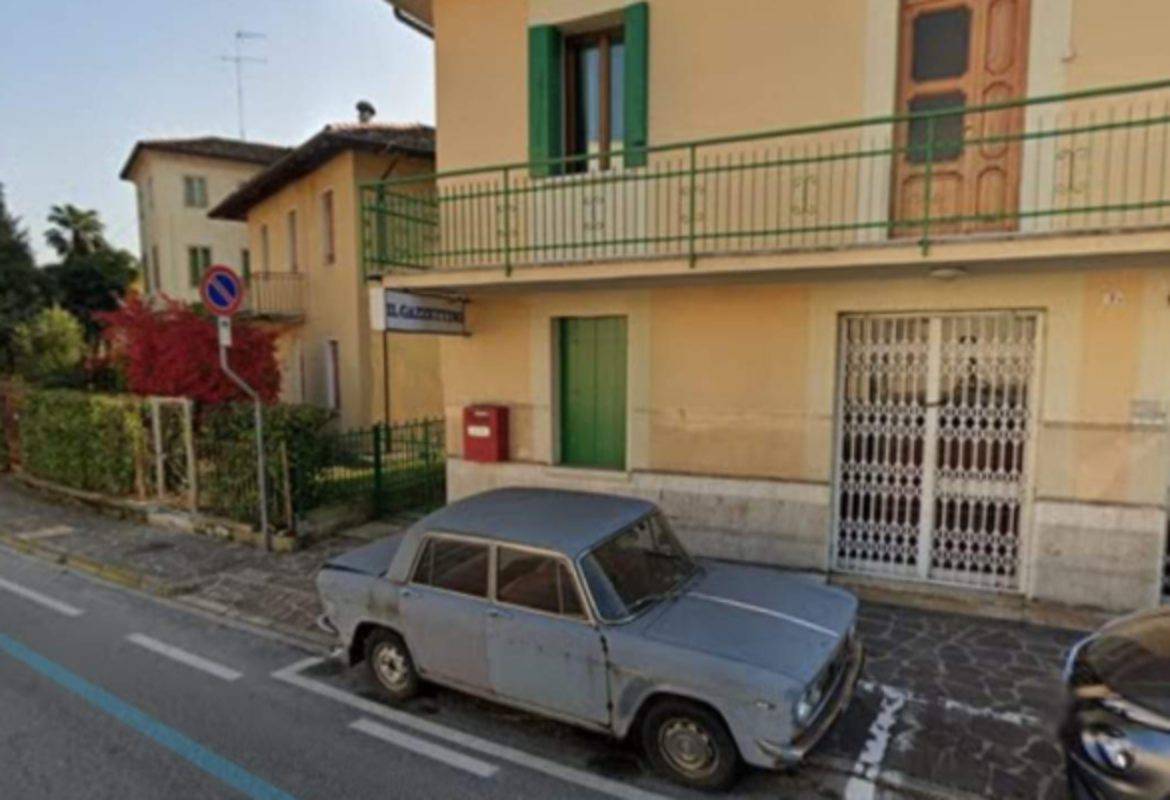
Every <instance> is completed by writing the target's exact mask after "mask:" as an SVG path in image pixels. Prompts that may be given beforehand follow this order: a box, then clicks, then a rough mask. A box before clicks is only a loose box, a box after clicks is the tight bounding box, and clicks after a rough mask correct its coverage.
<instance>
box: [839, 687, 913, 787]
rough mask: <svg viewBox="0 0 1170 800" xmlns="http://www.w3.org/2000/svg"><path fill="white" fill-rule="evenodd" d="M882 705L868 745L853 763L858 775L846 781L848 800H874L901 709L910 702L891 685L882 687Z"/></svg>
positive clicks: (870, 731)
mask: <svg viewBox="0 0 1170 800" xmlns="http://www.w3.org/2000/svg"><path fill="white" fill-rule="evenodd" d="M881 690H882V695H883V697H882V707H881V710H879V711H878V715H877V716H876V717H874V720H873V723H872V724H871V725H870V726H869V738H868V739H866V741H865V748H864V749H863V750H862V751H861V754H860V755H859V756H858V757H857V761H856V762H855V763H854V764H853V770H852V771H853V774H854V777H852V778H850V779H849V782H848V783H846V784H845V800H872V798H873V797H874V795H875V793H876V789H877V786H876V784H875V783H874V779H876V778H877V776H878V774H879V773H880V772H881V767H882V762H883V761H884V760H885V758H886V748H888V747H889V745H890V732H891V731H892V730H893V728H894V723H895V722H897V721H898V712H899V711H901V710H902V707H903V706H905V705H906V700H907V695H906V693H905V692H902V691H899V690H897V689H894V688H892V687H889V686H882V687H881Z"/></svg>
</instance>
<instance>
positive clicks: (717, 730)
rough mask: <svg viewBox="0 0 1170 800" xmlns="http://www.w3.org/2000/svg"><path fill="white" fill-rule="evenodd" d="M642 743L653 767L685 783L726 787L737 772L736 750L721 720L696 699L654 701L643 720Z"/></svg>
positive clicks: (694, 786)
mask: <svg viewBox="0 0 1170 800" xmlns="http://www.w3.org/2000/svg"><path fill="white" fill-rule="evenodd" d="M642 746H643V748H644V749H645V751H646V756H647V757H648V758H649V759H650V762H651V763H652V764H653V765H654V768H655V769H656V770H658V771H659V772H660V773H662V774H663V775H665V776H666V777H668V778H670V779H671V780H673V781H675V782H676V783H680V784H682V785H684V786H690V787H692V788H696V789H708V790H713V789H726V788H729V787H730V786H731V785H732V784H733V783H734V782H735V779H736V776H737V775H738V773H739V751H738V750H737V749H736V747H735V742H734V741H732V739H731V734H730V733H728V732H727V727H726V726H725V725H724V724H723V720H721V719H719V717H718V716H717V715H716V714H715V713H714V712H712V711H710V710H709V709H707V708H705V707H704V706H701V705H699V704H698V703H692V702H688V701H686V700H674V699H670V700H662V701H660V702H658V703H656V704H655V705H654V707H653V708H651V709H650V711H649V712H647V714H646V716H645V718H644V719H643V721H642Z"/></svg>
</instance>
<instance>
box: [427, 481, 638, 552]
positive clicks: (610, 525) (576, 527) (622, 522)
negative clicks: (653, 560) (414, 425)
mask: <svg viewBox="0 0 1170 800" xmlns="http://www.w3.org/2000/svg"><path fill="white" fill-rule="evenodd" d="M656 508H657V507H656V506H655V505H654V504H653V503H651V502H649V501H648V500H639V499H637V498H633V497H618V496H616V495H611V494H594V493H590V492H574V491H567V490H563V489H534V488H509V489H493V490H491V491H488V492H483V493H482V494H477V495H472V496H471V497H467V498H464V499H462V500H458V501H456V502H454V503H452V504H451V505H449V506H446V507H444V508H441V509H439V510H438V511H436V512H434V513H433V514H430V515H429V516H426V517H424V518H423V519H421V520H419V522H418V523H417V525H416V526H415V528H416V530H418V531H420V532H425V531H428V530H431V531H445V532H448V533H462V534H467V535H471V536H482V537H483V538H485V539H493V540H495V541H498V542H512V543H515V544H522V545H527V546H529V547H540V548H544V549H547V550H555V551H557V552H560V553H564V554H565V555H567V556H570V557H575V556H577V555H578V554H580V553H582V552H583V551H585V550H587V549H589V548H590V547H592V546H593V545H594V544H596V543H597V542H599V541H601V540H602V539H605V538H607V537H608V536H611V535H612V534H614V533H617V532H618V531H620V530H622V529H623V528H626V527H628V526H629V525H631V524H633V523H634V522H637V521H638V520H639V519H641V518H642V517H644V516H646V514H648V513H650V512H651V511H654V510H655V509H656Z"/></svg>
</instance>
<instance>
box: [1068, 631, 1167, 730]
mask: <svg viewBox="0 0 1170 800" xmlns="http://www.w3.org/2000/svg"><path fill="white" fill-rule="evenodd" d="M1081 657H1082V658H1083V659H1084V660H1085V662H1086V663H1087V664H1088V665H1089V667H1090V668H1091V669H1092V671H1093V673H1094V674H1096V675H1097V676H1098V677H1099V679H1100V680H1101V681H1103V682H1104V683H1105V684H1106V685H1108V686H1109V688H1111V689H1113V690H1114V691H1115V692H1117V693H1118V694H1120V695H1121V696H1122V697H1124V698H1126V699H1127V700H1130V701H1132V702H1134V703H1137V704H1138V705H1140V706H1144V707H1145V708H1147V709H1149V710H1150V711H1154V712H1156V713H1158V714H1161V715H1163V716H1167V717H1170V615H1166V614H1161V615H1156V616H1151V617H1149V618H1144V619H1140V620H1134V621H1132V622H1129V623H1127V624H1125V625H1122V626H1119V627H1118V628H1116V629H1113V630H1110V629H1108V628H1107V629H1105V630H1104V631H1102V632H1101V634H1100V635H1099V636H1098V637H1097V638H1096V639H1093V640H1092V641H1091V642H1090V643H1089V645H1088V646H1087V647H1086V648H1085V650H1084V652H1083V653H1082V655H1081Z"/></svg>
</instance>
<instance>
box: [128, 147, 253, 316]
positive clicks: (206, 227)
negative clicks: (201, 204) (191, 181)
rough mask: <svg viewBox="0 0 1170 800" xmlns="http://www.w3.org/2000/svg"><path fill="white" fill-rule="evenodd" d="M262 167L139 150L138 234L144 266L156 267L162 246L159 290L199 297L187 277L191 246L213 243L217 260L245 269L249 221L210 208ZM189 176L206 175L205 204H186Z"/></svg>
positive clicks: (192, 298)
mask: <svg viewBox="0 0 1170 800" xmlns="http://www.w3.org/2000/svg"><path fill="white" fill-rule="evenodd" d="M261 169H262V167H261V166H259V165H256V164H247V163H242V162H237V161H227V160H224V159H219V158H203V157H200V156H189V155H179V154H175V153H160V152H157V151H154V150H150V149H146V150H143V151H142V152H141V153H140V154H139V156H138V158H137V159H136V161H135V164H134V170H133V172H132V173H131V175H130V179H131V181H132V182H133V183H134V185H135V188H136V191H137V193H138V203H139V205H138V237H139V248H140V257H141V259H142V263H143V265H144V266H145V265H151V266H153V262H152V261H151V259H152V258H153V255H152V253H153V252H154V251H153V248H156V247H157V249H158V259H159V267H158V270H159V277H160V279H161V281H160V286H159V287H157V289H156V291H161V292H162V293H164V294H166V295H168V296H170V297H174V298H177V299H180V300H184V301H186V302H196V301H198V299H199V288H198V287H192V286H191V283H190V280H189V277H188V263H187V248H188V247H210V248H211V260H212V263H213V264H217V263H218V264H227V265H228V266H229V267H232V268H233V269H236V270H237V271H238V270H239V269H240V268H241V253H242V251H243V250H244V248H246V247H248V229H247V226H246V225H244V224H243V223H240V222H231V221H227V220H213V219H210V218H208V216H207V212H208V211H210V210H211V209H212V208H213V207H214V206H215V205H216V204H217V203H218V202H219V201H221V200H223V199H224V198H225V197H227V196H228V195H229V194H231V193H232V192H234V191H235V190H236V189H237V188H239V185H240V184H241V183H243V182H244V181H246V180H248V179H249V178H251V177H252V176H253V175H255V174H256V173H257V172H259V171H260V170H261ZM186 175H192V176H202V177H204V178H206V179H207V201H208V202H207V207H206V208H188V207H186V206H185V205H184V204H183V177H184V176H186ZM144 285H145V284H144Z"/></svg>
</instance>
